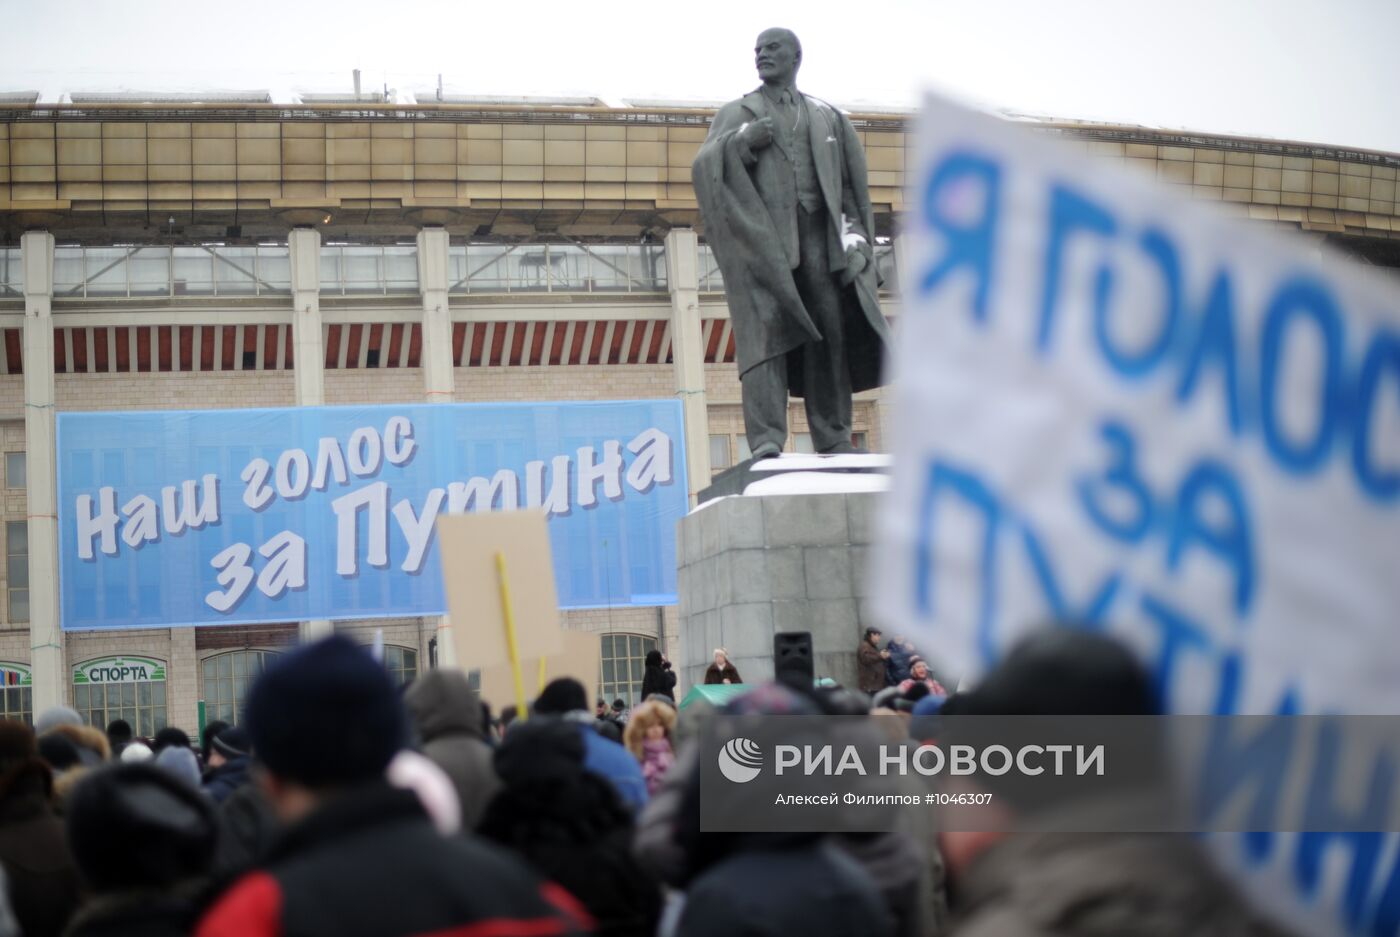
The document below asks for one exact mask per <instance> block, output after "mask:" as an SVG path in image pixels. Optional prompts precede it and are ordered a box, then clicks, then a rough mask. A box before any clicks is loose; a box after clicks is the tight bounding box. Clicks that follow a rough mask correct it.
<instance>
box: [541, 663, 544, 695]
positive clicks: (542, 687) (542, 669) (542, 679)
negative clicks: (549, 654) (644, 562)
mask: <svg viewBox="0 0 1400 937" xmlns="http://www.w3.org/2000/svg"><path fill="white" fill-rule="evenodd" d="M540 692H541V693H543V692H544V655H543V654H541V655H540Z"/></svg>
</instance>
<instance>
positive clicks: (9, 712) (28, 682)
mask: <svg viewBox="0 0 1400 937" xmlns="http://www.w3.org/2000/svg"><path fill="white" fill-rule="evenodd" d="M0 681H3V683H4V689H3V690H0V719H14V720H16V721H17V722H23V723H24V724H25V725H33V724H34V688H33V678H32V677H31V676H30V673H29V668H28V667H26V666H25V665H24V664H9V663H4V664H0Z"/></svg>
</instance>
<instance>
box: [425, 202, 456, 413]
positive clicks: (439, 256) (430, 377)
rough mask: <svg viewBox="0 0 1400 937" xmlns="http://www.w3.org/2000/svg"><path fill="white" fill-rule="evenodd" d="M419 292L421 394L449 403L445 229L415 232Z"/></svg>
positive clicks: (449, 321) (450, 378) (451, 391)
mask: <svg viewBox="0 0 1400 937" xmlns="http://www.w3.org/2000/svg"><path fill="white" fill-rule="evenodd" d="M418 289H419V291H420V292H421V294H422V297H423V359H422V360H423V395H424V399H425V400H426V401H427V402H428V403H451V402H452V397H453V394H454V392H455V389H456V385H455V381H454V378H453V374H452V368H453V363H452V310H451V309H450V308H449V307H448V305H447V229H446V228H424V229H423V230H422V231H419V232H418Z"/></svg>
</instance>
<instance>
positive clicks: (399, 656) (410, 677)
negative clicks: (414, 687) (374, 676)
mask: <svg viewBox="0 0 1400 937" xmlns="http://www.w3.org/2000/svg"><path fill="white" fill-rule="evenodd" d="M384 669H386V670H388V671H389V679H390V680H393V681H394V686H403V685H404V684H406V683H412V682H413V681H414V680H416V679H417V678H418V652H417V651H415V650H414V649H413V648H411V647H399V646H398V645H396V644H386V645H384Z"/></svg>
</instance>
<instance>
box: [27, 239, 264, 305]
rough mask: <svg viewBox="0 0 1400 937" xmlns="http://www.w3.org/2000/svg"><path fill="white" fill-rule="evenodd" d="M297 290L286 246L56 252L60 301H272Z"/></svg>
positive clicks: (71, 249)
mask: <svg viewBox="0 0 1400 937" xmlns="http://www.w3.org/2000/svg"><path fill="white" fill-rule="evenodd" d="M291 286H292V279H291V259H290V255H289V254H288V251H287V247H286V246H285V245H260V246H256V247H225V246H223V245H203V246H198V247H58V248H55V249H54V257H53V295H54V298H55V299H99V298H100V299H112V298H118V299H119V298H143V297H171V296H268V295H286V294H288V293H290V292H291Z"/></svg>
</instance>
